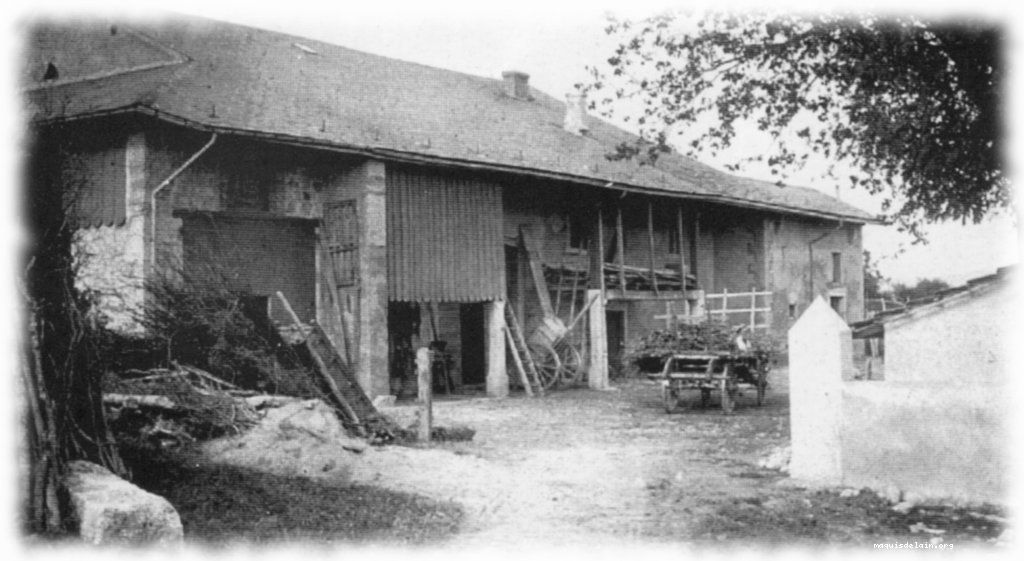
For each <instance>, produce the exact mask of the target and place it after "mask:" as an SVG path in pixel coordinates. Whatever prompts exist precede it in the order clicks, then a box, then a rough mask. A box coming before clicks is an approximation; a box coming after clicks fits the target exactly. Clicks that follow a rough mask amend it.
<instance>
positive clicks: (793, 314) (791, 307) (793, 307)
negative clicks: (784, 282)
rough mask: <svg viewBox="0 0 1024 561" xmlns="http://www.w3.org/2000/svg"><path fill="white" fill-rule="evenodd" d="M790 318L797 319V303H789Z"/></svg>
mask: <svg viewBox="0 0 1024 561" xmlns="http://www.w3.org/2000/svg"><path fill="white" fill-rule="evenodd" d="M789 319H796V304H790V305H789Z"/></svg>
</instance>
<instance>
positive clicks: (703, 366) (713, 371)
mask: <svg viewBox="0 0 1024 561" xmlns="http://www.w3.org/2000/svg"><path fill="white" fill-rule="evenodd" d="M769 368H770V366H769V364H768V363H767V361H766V360H764V359H763V358H761V357H760V356H758V355H756V354H754V353H741V352H713V351H712V352H693V353H679V354H675V355H672V356H671V357H669V358H667V359H666V360H665V367H664V368H663V369H662V371H661V373H660V374H653V375H652V378H655V379H659V380H660V381H661V395H662V402H663V403H664V405H665V411H666V412H668V413H672V412H674V411H676V410H677V409H678V408H679V401H680V398H681V396H682V393H683V391H685V390H700V402H701V406H702V407H706V406H707V405H708V402H709V401H710V400H711V392H718V394H719V396H720V398H721V404H722V412H723V413H725V414H729V413H732V411H733V409H734V408H735V407H736V398H737V397H739V396H740V395H742V393H741V392H742V391H745V390H755V391H756V392H757V405H758V406H760V405H761V404H762V403H764V394H765V389H766V388H767V387H768V370H769Z"/></svg>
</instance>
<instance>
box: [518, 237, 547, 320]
mask: <svg viewBox="0 0 1024 561" xmlns="http://www.w3.org/2000/svg"><path fill="white" fill-rule="evenodd" d="M519 238H520V239H521V240H522V242H523V249H524V250H526V257H527V260H529V262H530V273H531V274H532V275H533V284H534V286H535V287H536V288H537V298H539V299H540V308H541V310H542V311H543V312H544V317H554V316H555V310H554V308H552V307H551V294H550V293H549V292H548V282H547V280H545V279H544V258H543V257H542V256H541V254H540V248H539V247H538V246H537V244H536V243H535V240H534V239H533V236H531V235H530V232H529V231H528V229H526V228H519Z"/></svg>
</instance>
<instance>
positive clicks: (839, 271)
mask: <svg viewBox="0 0 1024 561" xmlns="http://www.w3.org/2000/svg"><path fill="white" fill-rule="evenodd" d="M832 282H843V254H842V253H839V252H835V253H833V254H832Z"/></svg>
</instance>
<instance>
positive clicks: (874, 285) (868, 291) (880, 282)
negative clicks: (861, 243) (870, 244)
mask: <svg viewBox="0 0 1024 561" xmlns="http://www.w3.org/2000/svg"><path fill="white" fill-rule="evenodd" d="M888 281H889V279H887V278H886V277H885V276H884V275H883V274H882V271H880V270H879V269H878V261H875V260H873V259H872V258H871V252H870V251H865V252H864V298H865V299H866V300H873V299H874V300H877V299H879V298H885V294H883V293H882V292H883V290H884V288H885V285H886V284H887V283H888Z"/></svg>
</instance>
